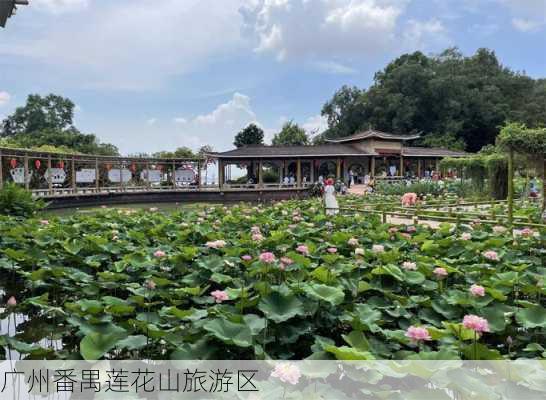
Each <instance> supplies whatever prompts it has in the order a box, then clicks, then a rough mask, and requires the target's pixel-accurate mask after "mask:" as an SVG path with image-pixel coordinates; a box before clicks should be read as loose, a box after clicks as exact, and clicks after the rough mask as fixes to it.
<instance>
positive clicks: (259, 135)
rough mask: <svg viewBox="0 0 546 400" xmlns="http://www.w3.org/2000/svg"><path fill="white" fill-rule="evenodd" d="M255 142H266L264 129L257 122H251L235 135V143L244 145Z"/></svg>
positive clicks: (240, 145) (238, 145)
mask: <svg viewBox="0 0 546 400" xmlns="http://www.w3.org/2000/svg"><path fill="white" fill-rule="evenodd" d="M255 144H264V131H263V129H262V128H260V127H259V126H258V125H256V124H249V125H248V126H247V127H246V128H244V129H243V130H242V131H240V132H239V133H238V134H237V135H236V136H235V141H234V142H233V145H234V146H235V147H244V146H249V145H255Z"/></svg>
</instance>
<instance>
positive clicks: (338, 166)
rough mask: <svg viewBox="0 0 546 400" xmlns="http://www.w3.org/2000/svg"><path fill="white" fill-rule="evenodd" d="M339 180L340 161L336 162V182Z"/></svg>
mask: <svg viewBox="0 0 546 400" xmlns="http://www.w3.org/2000/svg"><path fill="white" fill-rule="evenodd" d="M339 179H341V159H339V158H338V159H337V160H336V180H339Z"/></svg>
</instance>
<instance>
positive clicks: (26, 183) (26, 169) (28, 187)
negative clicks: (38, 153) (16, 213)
mask: <svg viewBox="0 0 546 400" xmlns="http://www.w3.org/2000/svg"><path fill="white" fill-rule="evenodd" d="M24 172H25V173H24V179H25V189H26V190H29V189H30V179H29V178H28V154H25V158H24Z"/></svg>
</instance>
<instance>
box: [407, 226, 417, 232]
mask: <svg viewBox="0 0 546 400" xmlns="http://www.w3.org/2000/svg"><path fill="white" fill-rule="evenodd" d="M406 230H407V231H408V233H415V232H417V228H416V227H415V226H413V225H410V226H408V227H407V228H406Z"/></svg>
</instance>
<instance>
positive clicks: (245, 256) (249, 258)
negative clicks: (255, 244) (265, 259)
mask: <svg viewBox="0 0 546 400" xmlns="http://www.w3.org/2000/svg"><path fill="white" fill-rule="evenodd" d="M241 258H242V259H243V261H250V260H252V256H249V255H248V254H245V255H244V256H242V257H241Z"/></svg>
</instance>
